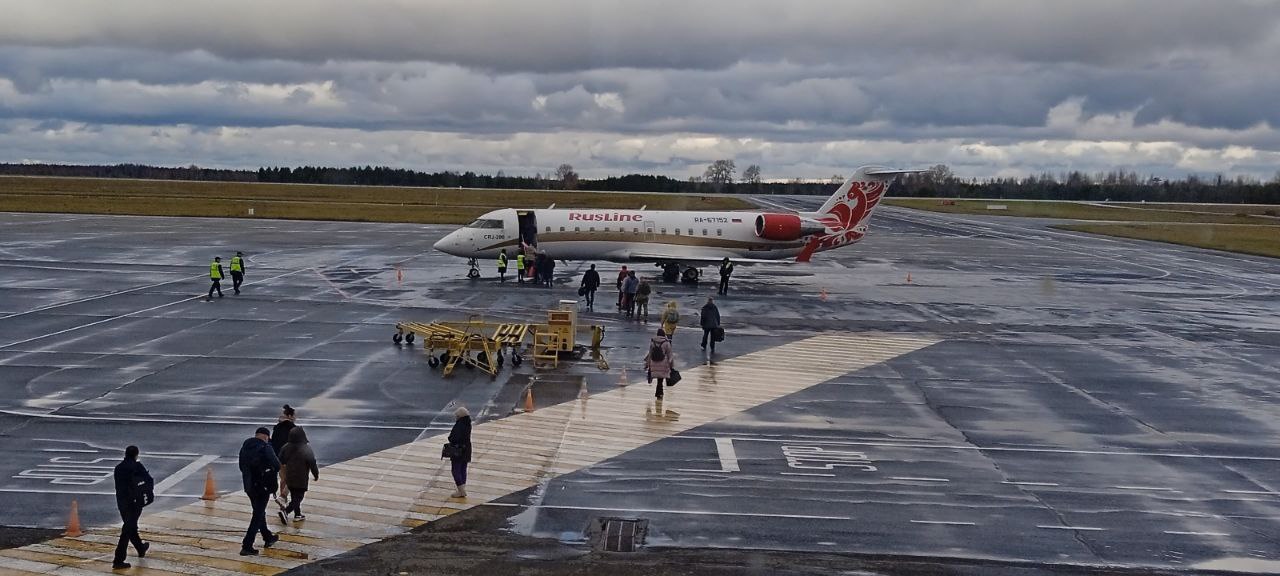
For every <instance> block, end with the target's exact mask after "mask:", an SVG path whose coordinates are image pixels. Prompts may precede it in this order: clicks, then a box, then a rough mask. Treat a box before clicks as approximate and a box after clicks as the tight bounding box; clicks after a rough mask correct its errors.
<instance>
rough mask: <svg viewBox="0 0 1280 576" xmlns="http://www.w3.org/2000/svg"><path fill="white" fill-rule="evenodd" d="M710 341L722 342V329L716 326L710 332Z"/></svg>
mask: <svg viewBox="0 0 1280 576" xmlns="http://www.w3.org/2000/svg"><path fill="white" fill-rule="evenodd" d="M711 340H712V341H713V342H724V328H721V327H719V326H716V327H715V329H714V330H712V331H711Z"/></svg>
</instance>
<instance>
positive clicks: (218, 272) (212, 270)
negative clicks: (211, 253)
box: [209, 262, 222, 280]
mask: <svg viewBox="0 0 1280 576" xmlns="http://www.w3.org/2000/svg"><path fill="white" fill-rule="evenodd" d="M209 279H210V280H221V279H222V265H221V264H219V263H217V262H214V263H212V264H209Z"/></svg>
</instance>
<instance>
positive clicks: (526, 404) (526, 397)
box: [524, 388, 533, 412]
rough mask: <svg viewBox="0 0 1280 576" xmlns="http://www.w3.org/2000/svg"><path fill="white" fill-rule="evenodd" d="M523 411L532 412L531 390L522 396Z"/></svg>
mask: <svg viewBox="0 0 1280 576" xmlns="http://www.w3.org/2000/svg"><path fill="white" fill-rule="evenodd" d="M524 411H525V412H533V388H530V389H529V391H528V392H527V393H525V395H524Z"/></svg>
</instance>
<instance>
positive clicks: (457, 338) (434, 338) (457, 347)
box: [391, 315, 531, 377]
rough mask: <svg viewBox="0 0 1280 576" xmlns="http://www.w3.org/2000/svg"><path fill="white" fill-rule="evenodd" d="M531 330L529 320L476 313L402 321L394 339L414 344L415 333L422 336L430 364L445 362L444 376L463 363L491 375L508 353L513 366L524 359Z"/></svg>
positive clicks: (443, 364) (397, 326) (433, 366)
mask: <svg viewBox="0 0 1280 576" xmlns="http://www.w3.org/2000/svg"><path fill="white" fill-rule="evenodd" d="M530 331H531V326H530V325H528V324H507V323H503V324H499V323H493V322H485V321H484V320H483V319H481V318H480V316H478V315H473V316H471V317H470V318H468V319H467V320H466V321H465V322H432V323H430V324H423V323H421V322H400V323H397V324H396V333H395V334H394V335H392V336H391V341H392V342H394V343H396V344H397V345H398V344H400V343H401V342H403V343H405V344H410V345H412V344H413V341H414V339H415V337H417V336H421V337H422V347H423V348H424V349H426V351H427V355H428V359H427V365H429V366H431V367H432V368H436V367H439V366H443V369H442V373H443V375H445V376H449V375H451V374H453V370H454V368H456V367H457V366H458V365H459V364H461V365H465V366H468V367H471V368H478V369H480V370H482V371H484V372H485V373H486V374H488V375H489V376H491V377H492V376H497V375H498V371H499V370H501V369H502V364H503V362H504V361H505V358H506V355H508V354H509V355H510V356H511V364H512V365H513V366H519V365H520V363H521V361H522V360H523V358H522V357H521V355H520V347H521V345H522V344H523V343H524V340H525V337H526V336H527V335H528V334H529V332H530ZM504 349H509V350H504ZM437 352H438V354H437Z"/></svg>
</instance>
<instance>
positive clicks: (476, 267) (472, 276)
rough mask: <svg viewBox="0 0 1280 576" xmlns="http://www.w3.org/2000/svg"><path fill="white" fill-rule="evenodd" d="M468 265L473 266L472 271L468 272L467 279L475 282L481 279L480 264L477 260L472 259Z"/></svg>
mask: <svg viewBox="0 0 1280 576" xmlns="http://www.w3.org/2000/svg"><path fill="white" fill-rule="evenodd" d="M467 264H468V265H470V266H471V269H470V270H467V278H470V279H472V280H475V279H476V278H479V277H480V264H479V263H478V262H476V259H475V258H472V259H470V260H467Z"/></svg>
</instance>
